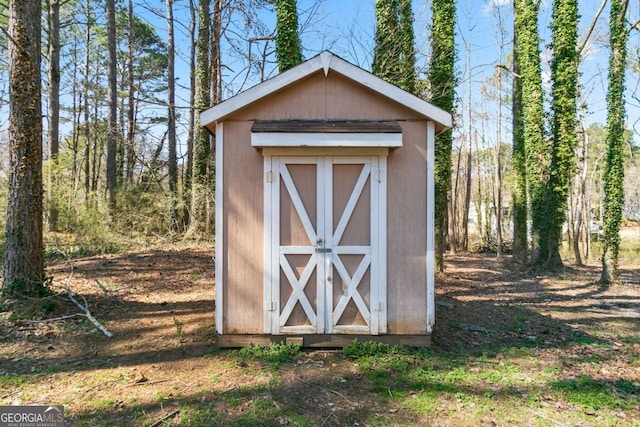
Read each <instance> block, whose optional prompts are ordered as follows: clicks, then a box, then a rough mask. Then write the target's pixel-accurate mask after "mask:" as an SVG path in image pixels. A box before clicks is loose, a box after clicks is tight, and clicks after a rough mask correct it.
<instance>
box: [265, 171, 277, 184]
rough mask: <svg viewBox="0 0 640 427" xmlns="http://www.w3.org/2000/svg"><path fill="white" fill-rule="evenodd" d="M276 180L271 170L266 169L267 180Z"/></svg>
mask: <svg viewBox="0 0 640 427" xmlns="http://www.w3.org/2000/svg"><path fill="white" fill-rule="evenodd" d="M275 180H276V177H275V174H274V173H273V171H268V172H267V182H273V181H275Z"/></svg>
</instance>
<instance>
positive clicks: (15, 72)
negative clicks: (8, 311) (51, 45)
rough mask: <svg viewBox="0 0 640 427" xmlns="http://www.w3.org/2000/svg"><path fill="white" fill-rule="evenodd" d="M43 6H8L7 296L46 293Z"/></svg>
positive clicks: (27, 2)
mask: <svg viewBox="0 0 640 427" xmlns="http://www.w3.org/2000/svg"><path fill="white" fill-rule="evenodd" d="M41 13H42V2H41V1H40V0H21V1H17V0H12V1H9V28H8V37H7V43H8V51H9V96H10V101H9V102H10V110H9V141H10V146H9V150H10V159H9V167H10V176H9V192H8V200H9V204H8V209H7V224H6V250H5V257H4V266H3V275H2V277H3V286H2V290H3V291H4V292H11V291H19V292H21V293H25V294H26V295H29V296H38V295H41V294H42V291H43V290H44V286H43V275H44V247H43V240H42V212H43V207H42V98H41V96H42V95H41V83H40V62H41V59H40V58H41V50H40V49H41V42H40V37H41V23H40V19H41Z"/></svg>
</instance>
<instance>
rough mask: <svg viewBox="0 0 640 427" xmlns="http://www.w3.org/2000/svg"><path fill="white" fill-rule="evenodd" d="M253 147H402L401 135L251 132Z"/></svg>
mask: <svg viewBox="0 0 640 427" xmlns="http://www.w3.org/2000/svg"><path fill="white" fill-rule="evenodd" d="M251 145H252V146H253V147H257V148H262V147H361V148H369V147H393V148H397V147H402V134H401V133H324V132H319V133H297V132H295V133H283V132H255V133H254V132H252V133H251Z"/></svg>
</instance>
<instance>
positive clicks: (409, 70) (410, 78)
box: [396, 0, 416, 93]
mask: <svg viewBox="0 0 640 427" xmlns="http://www.w3.org/2000/svg"><path fill="white" fill-rule="evenodd" d="M399 1H400V4H399V5H398V13H399V45H400V64H399V71H400V75H399V78H398V82H397V83H396V84H397V85H398V86H399V87H401V88H402V89H404V90H406V91H407V92H410V93H415V92H416V55H415V47H414V43H415V35H414V32H413V10H412V9H411V0H399Z"/></svg>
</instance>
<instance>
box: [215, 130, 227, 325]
mask: <svg viewBox="0 0 640 427" xmlns="http://www.w3.org/2000/svg"><path fill="white" fill-rule="evenodd" d="M223 129H224V127H223V124H222V123H218V126H217V127H216V184H215V185H216V187H215V190H216V193H215V199H216V206H215V219H216V231H215V234H216V236H215V239H216V240H215V242H216V246H215V255H216V259H215V266H214V268H215V277H216V281H215V283H216V332H217V333H218V334H220V335H222V333H223V329H224V328H223V324H224V306H223V303H224V297H223V295H224V293H223V288H224V279H225V277H224V257H225V251H224V206H223V205H224V203H223V202H224V148H223V147H224V130H223Z"/></svg>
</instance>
